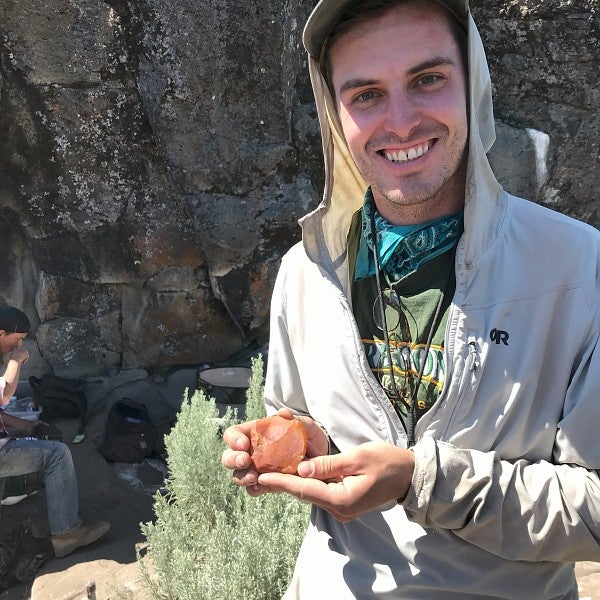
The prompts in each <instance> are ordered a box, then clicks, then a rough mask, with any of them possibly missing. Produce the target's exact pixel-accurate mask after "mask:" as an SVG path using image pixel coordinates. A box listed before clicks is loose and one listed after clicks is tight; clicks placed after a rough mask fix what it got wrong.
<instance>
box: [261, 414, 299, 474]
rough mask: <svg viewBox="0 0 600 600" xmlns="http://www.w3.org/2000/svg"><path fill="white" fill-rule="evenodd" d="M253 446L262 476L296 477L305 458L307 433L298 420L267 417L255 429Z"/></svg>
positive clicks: (276, 416)
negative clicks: (285, 475)
mask: <svg viewBox="0 0 600 600" xmlns="http://www.w3.org/2000/svg"><path fill="white" fill-rule="evenodd" d="M250 444H251V448H250V454H251V456H252V461H253V463H254V466H255V467H256V470H257V471H258V472H259V473H271V472H273V471H277V472H279V473H290V474H293V473H296V471H297V469H298V464H299V463H300V461H301V460H302V459H303V458H304V455H305V454H306V445H307V436H306V430H305V429H304V425H302V423H301V422H300V421H299V420H298V419H284V418H283V417H280V416H278V415H275V416H273V417H265V418H264V419H259V420H258V421H256V423H255V424H254V426H253V427H252V431H251V432H250Z"/></svg>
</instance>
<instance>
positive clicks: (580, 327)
mask: <svg viewBox="0 0 600 600" xmlns="http://www.w3.org/2000/svg"><path fill="white" fill-rule="evenodd" d="M304 43H305V46H306V48H307V50H308V53H309V65H310V71H311V78H312V82H313V87H314V90H315V97H316V101H317V107H318V111H319V117H320V124H321V130H322V135H323V146H324V150H325V166H326V170H327V175H328V176H327V178H326V182H327V184H326V190H325V194H324V200H323V202H322V203H321V205H320V206H319V207H318V208H317V210H316V211H314V212H313V213H312V214H310V215H308V216H307V217H305V218H304V219H303V220H302V222H301V224H302V228H303V242H302V243H301V244H299V245H297V246H296V247H294V248H293V249H292V250H291V251H290V252H289V253H288V255H287V256H286V257H285V258H284V260H283V262H282V266H281V270H280V273H279V276H278V280H277V283H276V286H275V290H274V295H273V303H272V321H271V342H270V345H269V362H268V372H267V379H266V386H265V397H266V402H267V406H268V408H269V411H271V412H274V411H276V410H279V412H280V414H283V415H285V416H287V417H288V418H291V417H292V415H293V414H295V415H297V416H298V418H300V419H301V421H302V422H303V423H304V424H305V426H306V428H307V432H308V435H309V447H308V458H307V460H305V461H303V462H302V463H301V464H300V466H299V467H298V476H295V475H283V474H278V473H266V474H261V475H260V476H259V475H258V474H257V473H256V471H255V470H254V469H252V467H251V458H250V455H249V453H248V450H249V440H248V436H249V430H250V424H248V423H245V424H241V425H238V426H234V427H232V428H230V429H228V430H227V431H226V432H225V433H224V439H225V441H226V443H227V444H228V445H229V449H228V450H226V451H225V453H224V455H223V459H222V460H223V464H224V465H225V466H226V467H227V468H230V469H232V470H233V471H234V481H235V482H236V483H237V484H238V485H242V486H246V487H247V490H248V492H249V493H250V494H252V495H260V494H262V493H268V492H287V493H290V494H293V495H295V496H297V497H298V498H300V499H302V500H304V501H308V502H312V503H313V505H314V508H313V511H312V517H311V523H310V526H309V528H308V531H307V534H306V537H305V540H304V543H303V545H302V548H301V550H300V554H299V557H298V561H297V565H296V570H295V574H294V578H293V581H292V582H291V584H290V587H289V589H288V592H287V594H286V596H285V598H289V599H292V598H295V599H302V600H304V599H309V600H313V599H315V598H323V597H331V598H335V599H336V600H346V599H350V598H359V599H370V598H385V599H400V598H403V599H410V600H416V599H426V600H432V599H435V600H443V599H459V598H460V599H461V600H467V599H484V598H485V599H488V600H489V599H491V598H497V599H524V598H535V599H536V600H544V599H550V598H552V599H558V598H561V599H575V598H577V597H578V593H577V584H576V581H575V577H574V570H573V561H579V560H591V561H599V560H600V544H599V541H600V481H599V479H598V473H597V470H598V469H600V444H598V442H597V434H596V424H597V423H598V418H599V417H600V403H599V402H598V400H599V398H600V347H599V343H598V339H599V335H600V281H599V279H600V235H599V234H598V232H597V231H596V230H595V229H593V228H591V227H589V226H587V225H585V224H583V223H579V222H576V221H574V220H571V219H569V218H567V217H565V216H562V215H559V214H557V213H554V212H552V211H549V210H547V209H545V208H543V207H540V206H538V205H535V204H533V203H530V202H527V201H525V200H521V199H519V198H515V197H513V196H510V195H509V194H508V193H506V192H505V191H504V190H503V189H502V188H501V187H500V185H499V184H498V182H497V181H496V179H495V177H494V175H493V173H492V171H491V169H490V166H489V164H488V161H487V158H486V152H487V151H488V150H489V148H490V147H491V145H492V143H493V141H494V125H493V124H494V121H493V113H492V101H491V85H490V78H489V73H488V68H487V64H486V60H485V56H484V51H483V47H482V44H481V40H480V37H479V34H478V31H477V28H476V26H475V23H474V21H473V19H472V18H471V16H470V13H469V8H468V0H396V1H394V0H365V1H360V0H359V1H351V0H322V1H321V2H319V4H318V5H317V7H316V8H315V10H314V11H313V13H312V15H311V16H310V18H309V20H308V22H307V25H306V28H305V32H304ZM337 451H339V453H336V452H337Z"/></svg>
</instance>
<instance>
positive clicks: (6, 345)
mask: <svg viewBox="0 0 600 600" xmlns="http://www.w3.org/2000/svg"><path fill="white" fill-rule="evenodd" d="M26 337H27V334H26V333H8V332H6V331H4V330H3V329H0V359H1V358H2V357H3V356H5V355H6V354H8V353H9V352H10V351H11V350H14V349H15V348H17V347H18V346H22V345H23V340H24V339H25V338H26Z"/></svg>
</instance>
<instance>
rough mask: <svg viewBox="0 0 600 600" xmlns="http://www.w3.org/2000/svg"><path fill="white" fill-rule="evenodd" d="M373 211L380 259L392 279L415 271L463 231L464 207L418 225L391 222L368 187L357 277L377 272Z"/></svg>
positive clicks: (446, 248)
mask: <svg viewBox="0 0 600 600" xmlns="http://www.w3.org/2000/svg"><path fill="white" fill-rule="evenodd" d="M373 212H374V213H375V230H376V231H377V247H378V249H379V263H380V265H381V268H382V270H383V271H384V272H385V274H386V275H387V277H388V280H389V281H398V280H400V279H402V278H403V277H406V276H407V275H410V274H411V273H414V272H415V271H416V270H417V269H418V268H419V267H420V266H421V265H423V264H424V263H426V262H427V261H428V260H431V259H432V258H435V257H436V256H439V255H440V254H443V253H444V252H446V251H448V250H450V248H452V246H454V244H456V242H457V241H458V238H459V237H460V236H461V235H462V232H463V213H462V211H461V212H459V213H456V214H454V215H450V216H446V217H441V218H439V219H435V220H433V221H428V222H427V223H419V224H418V225H392V224H391V223H389V222H388V221H386V220H385V219H384V218H383V217H382V216H381V215H380V214H379V213H378V212H377V209H376V208H375V201H374V200H373V193H372V192H371V188H369V189H368V190H367V193H366V194H365V202H364V204H363V208H362V235H361V238H360V245H359V247H358V256H357V257H356V270H355V274H354V279H355V280H356V281H360V280H361V279H364V278H365V277H370V276H371V275H375V261H374V259H373V232H372V231H371V222H372V221H371V215H372V214H373Z"/></svg>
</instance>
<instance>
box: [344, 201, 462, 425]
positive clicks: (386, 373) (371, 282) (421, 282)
mask: <svg viewBox="0 0 600 600" xmlns="http://www.w3.org/2000/svg"><path fill="white" fill-rule="evenodd" d="M360 235H361V223H360V212H358V213H357V214H356V215H355V216H354V219H353V221H352V226H351V229H350V233H349V236H348V253H349V254H348V256H349V260H350V269H351V273H352V274H353V273H354V266H355V258H356V252H357V249H358V244H359V241H360ZM381 282H382V286H383V288H384V291H383V296H384V305H385V317H386V318H385V321H386V325H387V331H388V338H389V344H390V353H389V354H390V355H391V361H392V363H393V369H392V372H393V376H394V381H395V384H396V386H395V388H396V389H395V390H394V387H393V385H392V381H391V377H392V375H391V373H390V357H389V355H388V351H387V347H386V343H385V337H384V334H383V318H382V315H381V310H380V303H379V298H378V293H377V282H376V278H375V276H371V277H367V278H364V279H361V280H360V281H354V282H353V284H352V303H353V311H354V316H355V318H356V321H357V324H358V328H359V331H360V335H361V338H362V342H363V344H364V349H365V353H366V355H367V360H368V362H369V366H370V367H371V370H372V371H373V374H374V375H375V377H376V378H377V380H378V381H379V382H380V384H381V386H382V387H383V389H384V390H385V391H386V393H387V395H388V397H389V398H390V401H391V402H392V404H393V405H394V407H395V409H396V411H397V412H398V415H399V416H400V418H401V419H402V421H403V422H404V423H405V425H406V423H407V415H408V413H409V410H410V406H411V405H412V403H413V401H414V402H415V416H416V419H417V420H418V419H419V418H420V417H421V415H423V414H424V413H425V412H426V411H427V410H429V408H430V407H431V406H432V405H433V404H434V403H435V401H436V400H437V398H438V396H439V393H440V392H441V390H442V387H443V385H444V379H445V375H446V365H445V362H444V334H445V331H446V323H447V321H448V312H449V308H450V303H451V301H452V296H453V295H454V289H455V286H456V279H455V273H454V252H453V250H449V251H447V252H445V253H444V254H442V255H440V256H438V257H436V258H433V259H431V260H430V261H428V262H427V263H426V264H425V265H423V266H422V267H421V268H419V270H417V271H416V272H414V273H412V274H410V275H408V276H407V277H404V278H403V279H401V280H399V281H388V280H387V279H386V277H385V275H384V274H382V277H381ZM442 293H443V294H444V298H443V303H442V305H441V308H440V313H439V316H438V320H437V323H436V325H435V330H434V332H433V337H432V341H431V345H430V347H429V351H428V352H427V356H423V354H424V352H425V349H426V345H427V338H428V336H429V332H430V329H431V324H432V322H433V320H434V315H435V313H436V309H437V306H438V303H439V301H440V298H441V295H442ZM423 359H424V360H425V364H424V369H423V375H422V378H421V383H420V385H419V389H418V390H415V387H416V383H417V381H418V376H419V370H420V365H421V360H423ZM396 392H398V394H399V396H400V397H399V398H398V397H396Z"/></svg>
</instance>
